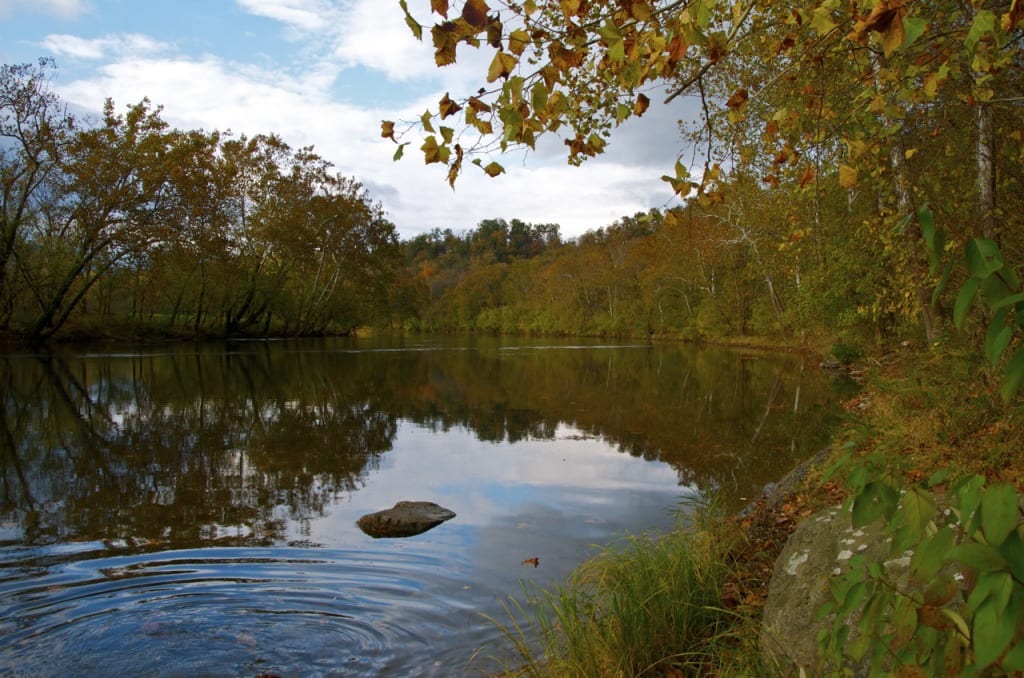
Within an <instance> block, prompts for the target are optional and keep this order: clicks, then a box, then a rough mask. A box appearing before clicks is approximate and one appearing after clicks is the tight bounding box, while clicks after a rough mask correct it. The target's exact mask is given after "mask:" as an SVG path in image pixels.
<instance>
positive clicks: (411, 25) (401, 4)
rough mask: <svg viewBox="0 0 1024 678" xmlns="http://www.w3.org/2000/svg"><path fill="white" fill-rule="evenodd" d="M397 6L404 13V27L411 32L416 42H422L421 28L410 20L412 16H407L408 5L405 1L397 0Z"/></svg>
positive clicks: (414, 21) (414, 20)
mask: <svg viewBox="0 0 1024 678" xmlns="http://www.w3.org/2000/svg"><path fill="white" fill-rule="evenodd" d="M398 6H399V7H401V8H402V11H403V12H405V25H406V26H408V27H409V30H410V31H412V34H413V35H414V36H416V39H417V40H422V39H423V26H420V24H419V22H417V21H416V19H413V18H412V14H409V5H408V4H407V3H406V1H405V0H398Z"/></svg>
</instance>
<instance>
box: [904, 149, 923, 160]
mask: <svg viewBox="0 0 1024 678" xmlns="http://www.w3.org/2000/svg"><path fill="white" fill-rule="evenodd" d="M919 150H920V149H918V148H908V149H907V150H906V151H904V152H903V156H904V157H905V158H906V159H907V160H910V159H911V158H913V157H914V156H915V155H917V152H918V151H919Z"/></svg>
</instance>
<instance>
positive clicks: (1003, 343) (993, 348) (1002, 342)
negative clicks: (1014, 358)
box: [985, 309, 1013, 365]
mask: <svg viewBox="0 0 1024 678" xmlns="http://www.w3.org/2000/svg"><path fill="white" fill-rule="evenodd" d="M1012 338H1013V328H1012V327H1010V326H1009V325H1007V324H1006V309H1000V310H999V311H996V314H995V316H994V317H993V318H992V320H990V321H989V323H988V333H987V334H986V335H985V357H986V358H988V361H989V362H990V363H991V364H992V365H995V364H996V363H997V362H999V358H1000V357H1001V356H1002V355H1003V351H1005V350H1006V347H1007V346H1009V345H1010V340H1011V339H1012Z"/></svg>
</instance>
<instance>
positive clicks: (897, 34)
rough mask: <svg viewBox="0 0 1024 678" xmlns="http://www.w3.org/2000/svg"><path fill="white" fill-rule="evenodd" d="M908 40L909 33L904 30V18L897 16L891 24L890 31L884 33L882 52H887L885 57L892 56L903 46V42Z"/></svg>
mask: <svg viewBox="0 0 1024 678" xmlns="http://www.w3.org/2000/svg"><path fill="white" fill-rule="evenodd" d="M906 38H907V32H906V30H905V29H904V28H903V17H902V16H900V15H899V14H897V15H896V16H895V17H894V18H893V20H892V23H890V24H889V28H888V30H886V31H885V32H884V33H882V51H883V52H885V56H886V57H890V56H892V54H893V52H895V51H896V50H898V49H899V48H900V47H902V46H903V41H904V40H906Z"/></svg>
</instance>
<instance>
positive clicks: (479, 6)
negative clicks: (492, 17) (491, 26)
mask: <svg viewBox="0 0 1024 678" xmlns="http://www.w3.org/2000/svg"><path fill="white" fill-rule="evenodd" d="M489 9H490V8H489V7H487V3H486V2H484V0H466V5H465V7H463V8H462V18H463V19H465V20H466V23H468V24H469V25H470V26H473V27H474V28H483V27H484V26H486V25H487V12H488V11H489Z"/></svg>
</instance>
